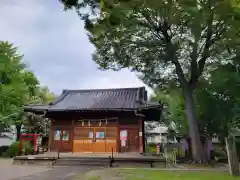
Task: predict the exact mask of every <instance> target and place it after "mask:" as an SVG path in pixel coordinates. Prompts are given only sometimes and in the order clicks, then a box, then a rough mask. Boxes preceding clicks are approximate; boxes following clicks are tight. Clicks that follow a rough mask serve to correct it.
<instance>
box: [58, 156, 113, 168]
mask: <svg viewBox="0 0 240 180" xmlns="http://www.w3.org/2000/svg"><path fill="white" fill-rule="evenodd" d="M54 165H55V166H84V165H87V166H90V165H92V166H109V158H96V157H95V158H92V157H75V158H70V157H64V158H60V159H58V160H57V161H56V163H55V164H54Z"/></svg>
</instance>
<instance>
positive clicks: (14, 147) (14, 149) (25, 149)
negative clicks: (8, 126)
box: [7, 141, 33, 157]
mask: <svg viewBox="0 0 240 180" xmlns="http://www.w3.org/2000/svg"><path fill="white" fill-rule="evenodd" d="M19 144H20V142H19V141H15V142H14V143H12V144H11V145H10V146H9V148H8V150H7V155H8V156H9V157H14V156H17V155H18V147H19ZM22 153H23V154H25V155H27V154H32V153H33V146H32V144H31V143H28V142H23V143H22V148H21V154H22Z"/></svg>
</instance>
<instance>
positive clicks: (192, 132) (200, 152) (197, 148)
mask: <svg viewBox="0 0 240 180" xmlns="http://www.w3.org/2000/svg"><path fill="white" fill-rule="evenodd" d="M189 89H190V88H185V89H183V94H184V105H185V113H186V116H187V120H188V127H189V136H190V138H191V148H192V157H193V160H194V161H196V162H200V163H202V162H205V161H206V156H205V153H204V148H203V145H202V143H201V139H200V134H199V128H198V124H197V120H196V109H195V103H194V98H193V91H191V90H189Z"/></svg>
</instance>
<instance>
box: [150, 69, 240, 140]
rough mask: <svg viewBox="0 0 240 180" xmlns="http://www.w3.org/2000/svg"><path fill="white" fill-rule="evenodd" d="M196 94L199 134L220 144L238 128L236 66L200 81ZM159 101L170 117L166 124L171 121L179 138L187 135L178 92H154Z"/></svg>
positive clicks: (170, 90) (239, 101) (217, 70)
mask: <svg viewBox="0 0 240 180" xmlns="http://www.w3.org/2000/svg"><path fill="white" fill-rule="evenodd" d="M199 84H201V85H200V86H199V87H198V89H197V90H196V93H195V97H194V98H195V99H196V102H197V103H196V106H197V118H198V120H199V121H198V124H199V130H200V133H201V134H202V135H203V136H205V137H211V136H213V135H216V136H218V137H219V139H220V140H221V142H224V138H225V137H227V136H229V135H230V134H231V132H232V131H234V130H235V129H238V128H240V111H239V110H240V109H239V104H240V93H239V91H238V89H239V85H240V76H239V71H238V66H237V65H233V64H227V65H221V66H219V67H218V68H217V69H215V70H214V71H213V72H212V73H211V76H210V77H208V78H207V79H204V80H203V79H202V80H201V82H200V83H199ZM153 98H154V99H155V100H157V101H159V100H160V101H162V102H163V103H164V104H165V108H166V110H165V111H167V112H168V113H169V115H168V116H167V119H166V121H167V122H169V121H170V122H171V121H174V122H175V123H176V125H177V129H178V131H179V132H180V133H181V134H186V133H187V132H188V126H187V120H186V117H185V114H184V103H183V101H184V100H183V98H182V97H181V93H180V91H179V89H176V88H173V87H171V88H169V89H167V90H165V91H158V90H156V93H155V96H154V97H153Z"/></svg>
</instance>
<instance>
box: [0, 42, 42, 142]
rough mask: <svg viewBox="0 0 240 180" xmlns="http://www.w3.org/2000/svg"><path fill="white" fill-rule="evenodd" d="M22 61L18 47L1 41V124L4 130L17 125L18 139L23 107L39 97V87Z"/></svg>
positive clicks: (34, 77) (22, 120)
mask: <svg viewBox="0 0 240 180" xmlns="http://www.w3.org/2000/svg"><path fill="white" fill-rule="evenodd" d="M22 59H23V56H22V55H20V54H18V52H17V48H16V47H14V46H13V45H12V44H10V43H8V42H3V41H0V82H1V83H0V122H1V124H2V126H3V127H4V128H7V127H9V126H10V125H15V127H16V134H17V139H19V137H20V133H21V127H22V125H23V122H24V112H23V108H22V107H23V105H24V104H27V103H28V102H29V101H30V100H31V99H32V98H33V97H34V96H36V95H37V94H36V93H37V88H38V86H39V82H38V80H37V78H36V76H35V75H34V74H33V73H32V72H30V71H27V70H26V66H25V64H24V63H23V61H22Z"/></svg>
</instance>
